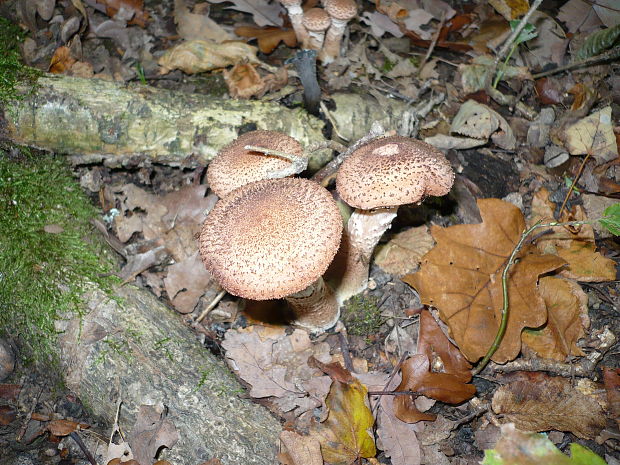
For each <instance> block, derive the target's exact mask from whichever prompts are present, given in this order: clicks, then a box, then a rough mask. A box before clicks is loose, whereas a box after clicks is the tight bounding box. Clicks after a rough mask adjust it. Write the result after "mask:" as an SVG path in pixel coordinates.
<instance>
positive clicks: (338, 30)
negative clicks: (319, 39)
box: [319, 0, 357, 64]
mask: <svg viewBox="0 0 620 465" xmlns="http://www.w3.org/2000/svg"><path fill="white" fill-rule="evenodd" d="M324 3H325V4H324V8H325V11H327V14H328V15H329V16H330V17H331V20H332V24H331V26H330V27H329V29H328V30H327V34H326V35H325V42H323V49H322V50H321V52H320V53H319V60H321V61H322V62H323V64H328V63H331V62H332V61H334V60H335V59H336V58H338V56H340V42H341V40H342V36H343V35H344V30H345V28H346V26H347V23H348V22H349V20H351V19H353V18H354V17H355V15H357V4H356V3H355V1H354V0H325V2H324Z"/></svg>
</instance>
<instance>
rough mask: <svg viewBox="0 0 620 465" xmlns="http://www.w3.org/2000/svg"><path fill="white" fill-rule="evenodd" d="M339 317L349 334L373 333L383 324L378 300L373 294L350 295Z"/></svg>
mask: <svg viewBox="0 0 620 465" xmlns="http://www.w3.org/2000/svg"><path fill="white" fill-rule="evenodd" d="M341 319H342V322H343V323H344V324H345V325H346V327H347V331H348V332H349V334H352V335H354V336H366V337H367V336H371V335H374V334H376V333H377V332H378V331H379V329H380V328H381V325H382V324H383V318H382V317H381V311H380V310H379V305H378V300H377V298H376V297H374V296H369V297H362V296H360V295H356V296H353V297H351V298H350V299H349V300H348V301H347V302H346V305H345V307H344V308H343V309H342V317H341Z"/></svg>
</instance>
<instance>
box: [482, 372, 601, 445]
mask: <svg viewBox="0 0 620 465" xmlns="http://www.w3.org/2000/svg"><path fill="white" fill-rule="evenodd" d="M516 377H517V380H516V381H513V382H511V383H509V384H506V385H504V386H502V387H500V388H499V389H498V390H497V391H495V394H494V395H493V401H492V407H493V411H494V412H495V413H496V414H498V415H500V414H501V415H503V416H504V418H505V419H506V421H509V422H513V423H515V425H516V426H517V427H518V428H520V429H523V430H527V431H548V430H558V431H570V432H571V433H573V434H574V435H575V436H577V437H580V438H587V439H592V438H594V437H595V436H596V435H597V434H598V433H599V432H600V431H601V430H602V429H603V428H604V427H605V415H604V413H603V409H602V408H601V406H600V405H599V404H598V402H597V401H596V400H595V399H593V398H592V397H590V396H587V395H584V394H582V393H581V392H580V391H578V390H577V389H575V388H574V387H573V386H572V381H571V380H569V379H566V378H562V377H553V376H549V375H547V374H545V373H543V372H537V373H526V372H521V373H519V374H518V375H516Z"/></svg>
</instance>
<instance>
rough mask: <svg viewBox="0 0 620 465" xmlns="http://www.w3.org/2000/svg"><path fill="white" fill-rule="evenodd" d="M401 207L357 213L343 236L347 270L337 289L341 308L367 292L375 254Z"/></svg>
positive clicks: (352, 217)
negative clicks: (355, 296)
mask: <svg viewBox="0 0 620 465" xmlns="http://www.w3.org/2000/svg"><path fill="white" fill-rule="evenodd" d="M397 210H398V207H390V208H381V209H377V210H360V209H355V211H354V212H353V213H352V214H351V217H350V218H349V221H348V223H347V227H346V231H345V234H344V235H343V245H342V246H341V247H342V249H343V250H344V251H345V253H346V261H345V270H344V273H343V275H342V278H341V280H340V284H339V285H338V287H337V289H336V300H337V301H338V303H339V304H341V305H342V303H343V302H344V301H345V300H347V299H348V298H350V297H353V296H354V295H357V294H359V293H360V292H362V291H364V290H365V289H366V286H367V285H368V271H369V267H370V259H371V257H372V252H373V251H374V249H375V247H376V245H377V244H378V243H379V240H380V239H381V236H383V234H384V233H385V231H387V230H388V229H389V228H390V226H391V225H392V220H394V218H396V212H397Z"/></svg>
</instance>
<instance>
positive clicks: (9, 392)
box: [0, 384, 22, 400]
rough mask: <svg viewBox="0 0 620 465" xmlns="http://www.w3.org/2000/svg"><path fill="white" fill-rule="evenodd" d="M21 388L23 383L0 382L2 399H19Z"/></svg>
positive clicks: (0, 396) (0, 397)
mask: <svg viewBox="0 0 620 465" xmlns="http://www.w3.org/2000/svg"><path fill="white" fill-rule="evenodd" d="M21 389H22V386H21V384H0V399H6V400H17V397H18V396H19V393H20V391H21Z"/></svg>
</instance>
